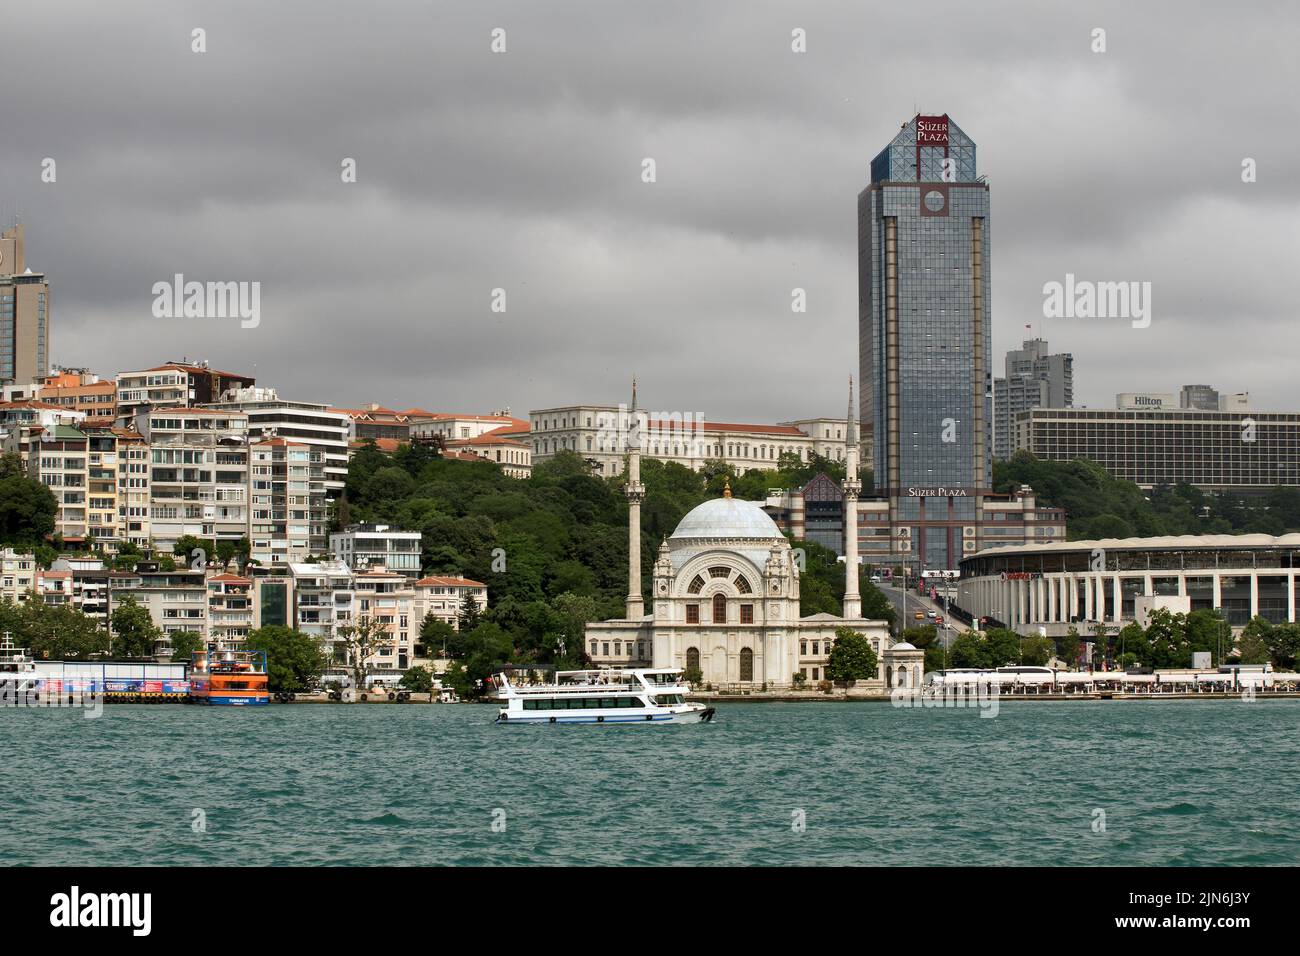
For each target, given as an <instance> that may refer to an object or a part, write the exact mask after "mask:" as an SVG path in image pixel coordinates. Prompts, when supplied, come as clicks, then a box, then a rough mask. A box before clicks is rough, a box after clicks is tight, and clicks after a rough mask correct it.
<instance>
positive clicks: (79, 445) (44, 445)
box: [26, 424, 90, 543]
mask: <svg viewBox="0 0 1300 956" xmlns="http://www.w3.org/2000/svg"><path fill="white" fill-rule="evenodd" d="M88 450H89V439H88V437H87V435H86V433H85V432H83V431H81V430H80V429H78V428H74V427H73V426H71V425H61V424H56V425H54V426H53V427H52V428H50V429H48V430H47V429H43V428H36V429H33V430H32V431H31V433H30V434H28V436H27V454H26V458H27V473H28V475H30V476H31V477H32V478H34V479H36V480H37V481H39V482H41V483H42V484H44V485H45V486H47V487H48V488H49V489H50V491H51V492H53V493H54V497H55V500H56V501H57V502H58V505H59V510H58V513H57V514H56V515H55V519H54V533H55V534H56V535H57V536H59V537H60V538H62V539H63V540H64V541H66V542H69V543H82V542H85V541H86V539H87V538H88V537H89V533H90V520H89V512H88V506H89V502H88V501H87V492H88V490H89V470H88V465H87V462H88Z"/></svg>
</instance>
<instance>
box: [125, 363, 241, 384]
mask: <svg viewBox="0 0 1300 956" xmlns="http://www.w3.org/2000/svg"><path fill="white" fill-rule="evenodd" d="M168 370H171V371H175V372H198V373H199V374H200V375H224V376H225V377H226V378H246V379H248V380H249V381H252V380H253V376H251V375H243V374H241V373H239V372H223V371H221V370H220V369H215V368H204V367H203V366H202V365H186V364H185V363H184V362H168V363H167V364H166V365H156V366H154V367H153V368H147V369H145V371H146V372H165V371H168ZM122 374H123V375H132V374H137V373H133V372H123V373H122Z"/></svg>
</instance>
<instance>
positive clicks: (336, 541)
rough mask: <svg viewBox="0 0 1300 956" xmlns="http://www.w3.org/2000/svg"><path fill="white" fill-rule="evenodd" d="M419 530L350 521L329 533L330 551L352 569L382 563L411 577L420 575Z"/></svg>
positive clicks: (375, 565)
mask: <svg viewBox="0 0 1300 956" xmlns="http://www.w3.org/2000/svg"><path fill="white" fill-rule="evenodd" d="M420 537H421V536H420V532H418V531H395V530H393V529H392V528H390V527H389V526H388V525H386V524H353V525H348V527H347V528H346V529H345V530H343V531H341V532H335V533H334V534H331V535H330V553H331V554H333V555H334V557H336V558H338V559H339V560H340V561H342V562H343V563H344V564H345V565H347V566H348V567H349V568H351V569H352V570H353V571H364V570H366V569H368V568H374V567H382V568H386V569H387V570H389V571H395V572H397V573H398V574H401V575H404V576H406V577H408V578H410V579H411V580H415V579H416V578H418V577H419V576H420Z"/></svg>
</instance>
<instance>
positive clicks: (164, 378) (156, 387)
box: [116, 359, 256, 425]
mask: <svg viewBox="0 0 1300 956" xmlns="http://www.w3.org/2000/svg"><path fill="white" fill-rule="evenodd" d="M116 384H117V418H118V423H119V424H121V425H130V424H131V422H133V421H135V419H136V416H137V414H138V413H139V412H141V411H143V410H148V409H158V408H188V407H191V406H195V405H207V404H210V403H212V402H216V401H218V400H219V399H220V398H221V396H222V395H224V394H225V393H226V392H229V391H231V390H234V389H241V388H251V387H252V386H253V385H255V384H256V379H254V378H253V377H252V376H249V375H240V374H238V373H235V372H221V371H218V370H216V369H214V368H211V367H210V366H209V365H208V363H207V362H198V363H195V362H190V361H189V360H188V359H181V361H179V362H168V363H166V364H165V365H159V366H156V367H154V368H149V369H144V370H142V371H138V372H122V373H121V374H120V375H118V376H117V382H116Z"/></svg>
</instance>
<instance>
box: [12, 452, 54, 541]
mask: <svg viewBox="0 0 1300 956" xmlns="http://www.w3.org/2000/svg"><path fill="white" fill-rule="evenodd" d="M58 511H59V503H58V500H57V499H56V498H55V497H54V492H52V491H50V489H49V488H47V487H46V486H45V485H44V484H43V483H41V482H39V481H36V480H35V479H33V478H29V477H28V476H27V474H26V472H25V471H24V469H23V463H22V458H21V457H20V456H19V455H18V453H17V452H12V451H9V452H5V453H4V454H3V455H0V545H10V546H13V547H15V548H17V549H18V550H22V551H27V550H30V549H32V548H34V547H36V546H37V545H40V544H43V543H44V541H45V539H46V538H47V537H48V536H50V535H52V534H54V521H55V517H56V516H57V514H58Z"/></svg>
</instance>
